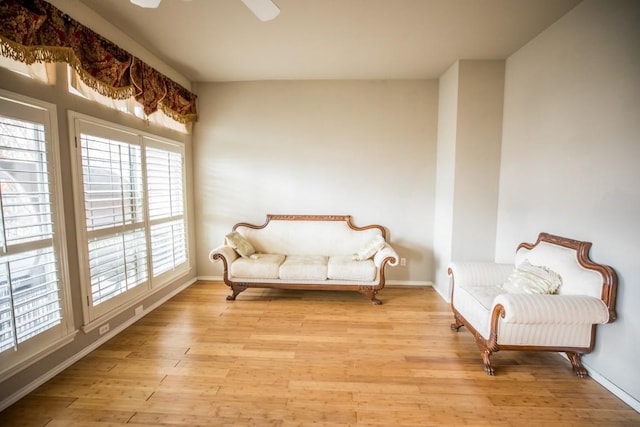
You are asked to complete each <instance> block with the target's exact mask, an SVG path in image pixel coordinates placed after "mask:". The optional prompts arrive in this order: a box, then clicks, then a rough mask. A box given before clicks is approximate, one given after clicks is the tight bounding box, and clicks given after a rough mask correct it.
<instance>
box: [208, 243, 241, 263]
mask: <svg viewBox="0 0 640 427" xmlns="http://www.w3.org/2000/svg"><path fill="white" fill-rule="evenodd" d="M239 256H240V255H238V253H237V252H236V251H235V249H233V248H232V247H231V246H227V245H222V246H218V247H217V248H215V249H213V250H212V251H211V252H209V260H210V261H211V262H215V261H216V260H217V259H220V258H224V260H225V261H226V262H227V264H228V265H231V263H232V262H233V261H235V260H236V258H238V257H239Z"/></svg>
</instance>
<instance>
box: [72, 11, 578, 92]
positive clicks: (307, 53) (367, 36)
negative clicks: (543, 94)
mask: <svg viewBox="0 0 640 427" xmlns="http://www.w3.org/2000/svg"><path fill="white" fill-rule="evenodd" d="M81 2H82V3H84V4H85V5H87V6H88V7H89V8H91V9H93V10H94V11H96V12H97V13H98V14H100V15H101V16H103V17H104V18H106V20H108V21H109V22H111V23H112V24H113V25H115V26H116V27H118V28H119V29H121V30H122V31H124V32H125V33H126V34H128V35H129V36H130V37H132V38H133V39H134V40H136V41H137V42H139V43H140V44H142V45H143V46H145V47H146V48H147V49H148V50H149V51H150V52H152V53H153V54H155V55H156V56H158V57H159V58H160V59H162V60H163V61H164V62H166V63H167V64H168V65H170V66H171V67H173V68H174V69H175V70H176V71H178V72H180V73H182V74H183V75H184V76H185V77H186V78H188V79H189V80H191V81H192V82H212V81H242V80H308V79H424V78H437V77H439V76H440V75H441V74H442V73H443V72H444V71H446V69H447V68H448V67H450V66H451V65H452V64H453V63H454V62H455V61H456V60H458V59H504V58H506V57H508V56H509V55H510V54H512V53H513V52H515V51H516V50H518V49H519V48H520V47H521V46H523V45H524V44H525V43H527V42H528V41H529V40H531V39H532V38H534V37H535V36H536V35H537V34H539V33H540V32H541V31H543V30H544V29H545V28H547V27H548V26H549V25H551V24H552V23H553V22H555V21H556V20H557V19H558V18H560V17H561V16H562V15H564V14H565V13H566V12H568V11H569V10H570V9H572V8H573V7H574V6H575V5H576V4H577V3H579V2H580V0H274V2H275V3H276V4H277V5H278V7H279V8H280V10H281V13H280V15H279V16H278V17H277V18H276V19H274V20H273V21H268V22H261V21H259V20H258V19H257V18H256V17H255V16H254V15H253V13H252V12H251V11H250V10H249V9H247V7H246V6H245V5H244V4H243V3H242V2H241V1H240V0H163V1H162V3H161V4H160V7H159V8H158V9H143V8H140V7H137V6H134V5H132V4H131V3H130V2H129V0H81Z"/></svg>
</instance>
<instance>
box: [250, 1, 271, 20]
mask: <svg viewBox="0 0 640 427" xmlns="http://www.w3.org/2000/svg"><path fill="white" fill-rule="evenodd" d="M242 3H244V4H245V6H247V7H248V8H249V9H250V10H251V11H252V12H253V13H254V15H256V16H257V17H258V19H259V20H261V21H271V20H272V19H274V18H275V17H276V16H278V15H279V14H280V8H278V6H276V4H275V3H274V2H272V1H271V0H242Z"/></svg>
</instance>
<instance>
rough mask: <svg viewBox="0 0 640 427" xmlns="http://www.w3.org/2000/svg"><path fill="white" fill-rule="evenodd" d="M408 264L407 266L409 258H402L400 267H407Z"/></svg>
mask: <svg viewBox="0 0 640 427" xmlns="http://www.w3.org/2000/svg"><path fill="white" fill-rule="evenodd" d="M406 266H407V259H406V258H400V267H406Z"/></svg>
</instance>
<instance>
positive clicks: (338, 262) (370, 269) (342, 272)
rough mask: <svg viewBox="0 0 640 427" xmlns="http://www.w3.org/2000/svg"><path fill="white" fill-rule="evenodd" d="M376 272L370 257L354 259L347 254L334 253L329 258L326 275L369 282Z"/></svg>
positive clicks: (339, 278) (332, 277)
mask: <svg viewBox="0 0 640 427" xmlns="http://www.w3.org/2000/svg"><path fill="white" fill-rule="evenodd" d="M376 272H377V270H376V266H375V264H374V263H373V261H372V260H371V259H367V260H364V261H354V260H353V259H352V257H351V256H349V255H334V256H332V257H330V258H329V269H328V273H327V276H328V277H329V279H334V280H355V281H361V282H370V281H372V280H374V279H375V278H376Z"/></svg>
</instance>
